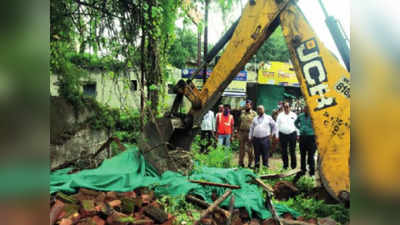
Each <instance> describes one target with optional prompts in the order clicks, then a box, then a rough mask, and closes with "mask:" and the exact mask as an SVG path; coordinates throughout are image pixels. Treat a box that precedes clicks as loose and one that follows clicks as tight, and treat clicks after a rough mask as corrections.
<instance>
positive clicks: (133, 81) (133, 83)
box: [131, 80, 138, 91]
mask: <svg viewBox="0 0 400 225" xmlns="http://www.w3.org/2000/svg"><path fill="white" fill-rule="evenodd" d="M137 88H138V84H137V80H131V91H137Z"/></svg>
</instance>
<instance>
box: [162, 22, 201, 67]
mask: <svg viewBox="0 0 400 225" xmlns="http://www.w3.org/2000/svg"><path fill="white" fill-rule="evenodd" d="M196 57H197V36H196V35H195V34H194V33H193V32H192V31H190V30H187V29H177V31H176V33H175V40H174V41H173V43H172V45H171V48H170V49H169V51H168V61H169V63H171V64H172V65H173V66H175V67H177V68H180V69H182V68H184V67H185V63H186V62H187V61H189V60H194V59H196Z"/></svg>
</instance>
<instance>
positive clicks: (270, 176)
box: [259, 170, 300, 179]
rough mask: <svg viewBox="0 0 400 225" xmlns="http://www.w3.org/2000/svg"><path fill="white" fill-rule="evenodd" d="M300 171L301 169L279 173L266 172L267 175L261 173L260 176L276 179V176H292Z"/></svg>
mask: <svg viewBox="0 0 400 225" xmlns="http://www.w3.org/2000/svg"><path fill="white" fill-rule="evenodd" d="M298 172H300V170H291V171H289V172H287V173H278V174H266V175H260V176H259V177H260V178H261V179H275V178H284V177H290V176H293V175H295V174H297V173H298Z"/></svg>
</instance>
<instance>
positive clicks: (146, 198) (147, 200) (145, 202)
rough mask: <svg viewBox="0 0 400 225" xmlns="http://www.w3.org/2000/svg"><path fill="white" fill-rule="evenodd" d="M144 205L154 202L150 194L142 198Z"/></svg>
mask: <svg viewBox="0 0 400 225" xmlns="http://www.w3.org/2000/svg"><path fill="white" fill-rule="evenodd" d="M141 198H142V202H143V204H149V203H150V202H151V200H152V196H151V195H149V194H143V195H142V196H141Z"/></svg>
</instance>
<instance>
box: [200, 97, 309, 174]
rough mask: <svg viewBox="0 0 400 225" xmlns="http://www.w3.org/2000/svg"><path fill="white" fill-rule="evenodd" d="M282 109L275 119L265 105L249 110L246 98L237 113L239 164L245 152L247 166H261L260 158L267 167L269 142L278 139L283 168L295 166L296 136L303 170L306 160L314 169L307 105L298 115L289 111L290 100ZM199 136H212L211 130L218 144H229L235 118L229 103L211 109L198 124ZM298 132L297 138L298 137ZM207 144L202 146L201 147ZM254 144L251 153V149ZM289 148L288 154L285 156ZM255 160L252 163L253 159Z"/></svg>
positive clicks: (304, 169) (242, 162)
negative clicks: (242, 106)
mask: <svg viewBox="0 0 400 225" xmlns="http://www.w3.org/2000/svg"><path fill="white" fill-rule="evenodd" d="M282 107H283V111H281V112H280V113H279V114H278V115H277V117H276V119H275V120H274V119H273V118H272V117H271V116H269V115H267V114H265V112H264V106H262V105H259V106H258V107H257V112H255V111H254V110H252V101H251V100H247V101H246V105H245V109H244V110H242V112H241V114H240V120H239V121H240V122H239V125H238V129H239V142H240V152H239V166H240V167H245V166H244V158H245V154H246V153H247V155H248V162H249V164H248V167H249V168H255V169H258V168H259V167H260V158H261V160H262V164H263V166H265V167H269V164H268V158H269V154H270V152H269V151H270V149H271V142H272V140H275V142H279V143H280V147H281V155H282V161H283V168H284V169H287V168H288V167H289V158H290V167H291V168H292V169H295V168H296V166H297V163H296V153H295V149H296V141H297V140H299V145H300V155H301V170H302V172H303V173H305V172H306V171H307V168H306V162H307V164H308V166H309V174H310V175H311V176H313V175H314V173H315V160H314V155H315V151H316V144H315V135H314V130H313V127H312V124H311V118H310V115H309V111H308V108H307V106H305V107H304V109H303V112H302V113H300V114H299V116H297V114H296V113H294V112H292V111H290V106H289V103H287V102H286V103H284V104H283V105H282ZM201 128H202V132H201V136H202V139H204V138H207V139H209V138H211V137H212V136H213V133H214V132H215V134H216V139H217V140H218V144H220V145H225V146H229V145H230V143H231V142H232V137H233V136H232V135H233V134H234V118H233V115H232V114H231V113H230V107H229V105H224V106H223V105H220V106H218V113H217V114H216V116H215V122H214V113H213V112H212V111H211V110H210V111H209V112H208V113H207V114H206V115H205V116H204V119H203V122H202V124H201ZM299 136H300V138H298V137H299ZM206 147H208V146H207V145H206V146H204V145H203V146H202V149H203V151H204V148H206ZM253 148H254V154H253V150H252V149H253ZM288 148H289V156H290V157H289V156H288ZM253 161H254V167H252V162H253Z"/></svg>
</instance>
